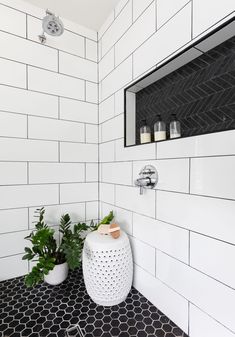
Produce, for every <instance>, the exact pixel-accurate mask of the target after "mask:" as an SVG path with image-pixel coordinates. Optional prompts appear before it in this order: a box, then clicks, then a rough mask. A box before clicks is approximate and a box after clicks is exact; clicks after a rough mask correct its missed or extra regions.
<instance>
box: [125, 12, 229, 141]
mask: <svg viewBox="0 0 235 337" xmlns="http://www.w3.org/2000/svg"><path fill="white" fill-rule="evenodd" d="M230 16H231V14H230V15H228V17H230ZM234 24H235V15H233V17H232V18H229V19H228V20H227V21H225V22H223V23H222V24H220V25H219V26H218V27H216V28H214V29H212V30H211V31H210V32H209V33H208V34H206V35H204V36H203V37H201V38H199V39H197V40H196V41H195V42H193V43H191V44H190V45H188V46H186V47H185V48H184V49H182V50H180V51H179V52H178V53H176V54H175V53H174V55H173V56H172V57H169V56H167V57H166V58H167V60H166V61H165V62H164V61H163V62H161V64H160V65H159V66H157V65H156V66H155V69H153V70H152V71H150V72H149V73H147V74H146V75H144V76H142V77H141V78H140V79H138V80H136V81H134V82H133V83H132V84H130V85H129V86H127V87H126V88H125V89H124V147H133V146H139V145H146V144H136V142H135V144H130V145H127V130H126V126H127V97H126V96H127V92H131V90H130V89H132V88H133V87H134V86H136V85H138V84H139V83H140V82H141V81H143V80H145V79H148V78H149V77H150V76H151V75H153V74H155V73H157V72H158V71H159V70H160V69H162V68H164V67H166V66H167V65H169V64H170V63H172V61H174V60H177V59H178V58H179V57H180V56H183V55H184V54H186V53H187V52H188V51H190V50H192V49H193V48H194V49H197V48H196V47H197V46H198V45H199V44H201V43H202V42H206V41H207V40H209V39H210V38H213V37H214V36H216V34H217V33H220V32H221V31H222V30H223V29H225V28H227V27H228V28H229V26H231V27H232V28H231V29H232V30H233V28H234V27H235V25H234ZM233 36H235V28H234V33H233V35H232V36H230V37H229V38H231V37H233ZM229 38H227V39H229ZM227 39H224V40H222V41H218V43H217V44H215V45H214V46H213V47H211V48H209V49H208V51H205V52H202V54H201V55H203V54H205V53H207V52H209V51H210V50H212V49H214V48H216V47H217V46H219V45H220V44H221V43H223V42H225V41H226V40H227ZM181 48H182V47H181ZM181 48H180V49H181ZM198 50H200V49H198ZM200 51H201V50H200ZM201 55H200V56H201ZM200 56H197V57H195V58H194V59H196V58H198V57H200ZM192 61H193V60H192ZM190 62H191V60H189V61H186V63H185V64H182V65H180V66H179V67H178V68H176V69H175V70H173V71H172V72H174V71H177V70H178V69H179V68H181V67H183V66H184V65H186V64H188V63H190ZM159 63H160V62H159ZM170 73H171V72H169V73H168V74H167V75H169V74H170ZM167 75H166V76H167ZM162 78H164V76H163V77H162ZM157 81H158V80H156V81H155V82H157ZM155 82H154V81H153V82H151V84H153V83H155ZM151 84H150V85H151ZM146 87H147V86H146ZM142 89H144V88H142ZM142 89H141V90H142ZM134 127H136V126H134ZM228 130H232V129H228ZM224 131H226V129H225V130H219V131H211V132H206V133H200V134H197V135H190V136H184V137H181V139H182V138H188V137H196V136H199V135H204V134H211V133H218V132H224ZM178 139H179V138H178ZM175 140H177V138H176V139H166V140H162V141H157V142H155V141H152V142H151V143H147V144H152V143H159V142H166V141H175Z"/></svg>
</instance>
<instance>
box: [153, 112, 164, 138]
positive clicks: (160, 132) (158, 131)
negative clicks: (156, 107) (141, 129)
mask: <svg viewBox="0 0 235 337" xmlns="http://www.w3.org/2000/svg"><path fill="white" fill-rule="evenodd" d="M165 139H166V124H165V123H164V122H163V121H162V117H161V115H160V114H158V115H157V121H156V123H155V124H154V140H155V142H157V141H159V140H165Z"/></svg>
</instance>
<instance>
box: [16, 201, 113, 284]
mask: <svg viewBox="0 0 235 337" xmlns="http://www.w3.org/2000/svg"><path fill="white" fill-rule="evenodd" d="M36 214H37V217H38V222H37V223H36V225H35V229H36V230H35V231H32V232H31V233H30V235H29V236H27V237H26V238H25V239H26V240H29V241H30V242H31V247H25V255H24V256H23V257H22V259H23V260H28V261H33V262H35V261H36V262H37V263H36V265H34V266H33V267H32V270H31V272H30V273H29V274H28V275H26V277H25V284H26V286H27V287H33V286H35V285H37V284H38V283H40V282H41V281H43V280H44V281H45V282H47V283H48V284H51V285H57V284H60V283H62V282H63V281H65V280H66V278H67V276H68V270H69V269H71V270H74V269H76V268H78V267H79V266H80V264H81V254H82V249H83V243H84V240H85V232H86V231H88V230H90V231H94V230H97V229H98V227H99V226H100V225H101V224H108V223H110V222H111V220H112V219H113V212H110V213H109V215H108V216H106V217H105V218H104V219H103V220H102V221H101V222H100V223H98V224H95V223H94V221H93V220H92V221H91V223H90V225H89V226H88V225H87V224H86V223H80V222H79V223H77V224H75V225H73V229H72V228H71V219H70V216H69V214H65V215H62V216H61V219H60V225H59V232H60V234H61V240H60V243H57V242H56V239H55V237H54V234H55V231H54V229H52V228H50V227H48V225H47V224H46V223H45V222H44V214H45V209H44V207H43V208H41V209H37V210H36Z"/></svg>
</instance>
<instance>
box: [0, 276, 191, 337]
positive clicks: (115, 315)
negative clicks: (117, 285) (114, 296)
mask: <svg viewBox="0 0 235 337" xmlns="http://www.w3.org/2000/svg"><path fill="white" fill-rule="evenodd" d="M73 325H79V327H80V329H81V332H82V334H81V333H80V332H79V329H74V330H71V332H70V333H69V334H67V332H66V330H67V329H69V328H70V327H71V326H73ZM0 336H1V337H65V336H76V337H83V336H84V337H96V336H97V337H98V336H101V337H116V336H119V337H134V336H135V337H136V336H138V337H154V336H155V337H187V335H186V334H185V333H183V332H182V330H181V329H179V328H178V327H177V326H176V325H175V324H174V323H173V322H171V321H170V320H169V318H167V317H166V316H165V315H163V313H162V312H160V311H159V310H158V309H157V308H156V307H155V306H153V305H152V304H151V303H150V302H149V301H148V300H147V299H146V298H145V297H144V296H142V295H141V294H140V293H139V292H138V291H137V290H136V289H134V288H133V289H132V291H131V293H130V294H129V296H128V298H127V299H126V301H125V302H123V303H121V304H120V305H116V306H113V307H111V308H104V307H102V306H98V305H96V304H95V303H94V302H92V300H91V299H90V297H89V296H88V294H87V292H86V290H85V286H84V282H83V278H82V272H81V270H78V271H75V272H72V273H70V275H69V277H68V279H67V280H66V281H65V282H64V283H63V284H61V285H60V286H56V287H52V286H49V285H47V284H45V283H43V284H41V285H39V286H37V287H35V288H33V289H28V288H26V287H25V286H24V283H23V277H20V278H16V279H12V280H7V281H3V282H1V283H0Z"/></svg>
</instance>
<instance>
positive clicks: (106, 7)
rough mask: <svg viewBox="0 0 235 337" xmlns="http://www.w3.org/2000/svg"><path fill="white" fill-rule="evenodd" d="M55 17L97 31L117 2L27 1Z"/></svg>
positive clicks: (92, 0)
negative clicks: (57, 16) (48, 11)
mask: <svg viewBox="0 0 235 337" xmlns="http://www.w3.org/2000/svg"><path fill="white" fill-rule="evenodd" d="M27 1H28V2H30V3H31V4H33V5H35V6H37V7H41V8H44V9H45V10H46V9H47V8H48V9H49V10H51V11H52V12H55V13H56V14H57V15H59V16H61V17H63V18H65V19H67V20H71V21H73V22H76V23H78V24H79V25H83V26H85V27H87V28H90V29H93V30H95V31H98V30H99V29H100V27H101V26H102V24H103V23H104V21H105V19H106V18H107V16H108V15H109V13H110V12H111V10H112V9H113V8H114V7H115V6H116V4H117V3H118V2H119V0H67V1H66V0H27Z"/></svg>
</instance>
